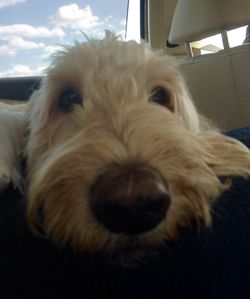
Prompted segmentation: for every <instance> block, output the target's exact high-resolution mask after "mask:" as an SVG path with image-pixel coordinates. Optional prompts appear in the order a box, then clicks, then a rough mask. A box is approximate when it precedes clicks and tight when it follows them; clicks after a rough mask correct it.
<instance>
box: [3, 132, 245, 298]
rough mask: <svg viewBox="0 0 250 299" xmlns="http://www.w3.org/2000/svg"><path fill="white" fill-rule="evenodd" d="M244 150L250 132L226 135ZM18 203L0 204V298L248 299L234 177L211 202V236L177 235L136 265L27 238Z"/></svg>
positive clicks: (239, 194)
mask: <svg viewBox="0 0 250 299" xmlns="http://www.w3.org/2000/svg"><path fill="white" fill-rule="evenodd" d="M227 134H228V135H230V136H233V137H236V138H238V139H239V140H241V141H242V142H244V143H245V144H246V145H247V146H249V147H250V128H244V129H239V130H234V131H231V132H229V133H227ZM24 216H25V201H24V199H23V198H22V197H21V195H20V194H19V193H18V192H17V191H16V190H13V189H12V188H11V186H10V187H9V189H7V190H6V192H5V193H4V194H2V195H1V198H0V242H1V243H0V298H3V299H9V298H36V299H39V298H48V299H49V298H98V299H101V298H119V299H121V298H140V299H141V298H164V299H166V298H181V299H182V298H184V299H185V298H192V299H194V298H202V299H203V298H209V299H215V298H218V299H222V298H223V299H225V298H230V299H241V298H250V188H249V181H248V180H244V179H240V178H236V179H235V180H234V184H233V186H232V188H231V189H230V190H229V191H227V192H226V193H224V194H223V196H222V197H221V198H220V199H218V200H217V202H216V204H215V206H214V210H213V228H212V229H211V230H204V231H200V232H199V233H198V232H197V230H195V229H194V230H183V231H181V233H180V237H179V239H178V242H176V243H169V244H168V247H167V249H166V250H162V251H160V252H158V254H155V255H153V256H150V257H148V258H146V259H145V260H144V261H143V262H141V263H139V264H137V265H136V264H135V265H132V266H130V267H129V266H126V267H125V266H122V265H119V264H115V263H114V264H111V263H108V262H106V261H105V260H103V259H102V257H101V256H99V257H96V258H91V257H89V256H88V255H87V254H84V253H83V254H76V253H72V252H71V251H70V250H68V249H58V248H57V247H56V246H54V245H52V244H51V242H50V241H49V240H45V239H42V238H38V237H35V236H33V235H32V234H31V233H30V232H29V230H28V229H27V227H26V224H25V217H24Z"/></svg>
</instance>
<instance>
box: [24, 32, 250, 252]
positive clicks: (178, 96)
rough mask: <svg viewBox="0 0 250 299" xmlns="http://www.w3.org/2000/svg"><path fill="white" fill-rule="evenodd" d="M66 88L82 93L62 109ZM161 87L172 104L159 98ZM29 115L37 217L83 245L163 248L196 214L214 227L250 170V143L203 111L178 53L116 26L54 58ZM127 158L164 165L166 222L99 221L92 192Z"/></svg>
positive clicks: (49, 230) (52, 232)
mask: <svg viewBox="0 0 250 299" xmlns="http://www.w3.org/2000/svg"><path fill="white" fill-rule="evenodd" d="M68 88H70V89H71V90H72V89H73V90H74V91H75V92H76V93H77V94H78V95H79V96H80V98H81V99H82V101H81V102H79V103H77V104H75V105H73V106H72V109H70V111H64V110H63V109H62V107H60V103H59V99H60V97H61V95H62V94H63V92H64V91H65V89H68ZM159 88H160V89H161V90H164V92H165V97H167V98H168V99H167V100H166V104H163V105H159V104H158V103H156V102H155V101H154V93H155V90H157V89H159ZM26 121H27V124H28V141H27V147H26V152H25V154H26V155H27V169H28V179H27V196H28V208H27V216H28V220H29V223H30V224H31V226H32V227H33V228H34V229H35V230H36V228H37V224H40V225H42V227H43V229H44V231H45V232H46V234H47V235H49V236H50V237H51V238H52V239H53V240H54V241H55V242H56V243H57V244H59V245H65V244H70V245H71V246H72V247H73V248H74V249H76V250H87V251H90V252H97V251H100V250H104V251H107V252H113V251H116V250H118V249H120V248H134V247H141V246H145V247H147V246H149V247H151V246H158V245H160V244H162V243H163V241H164V240H165V239H174V238H176V236H177V231H178V228H179V227H181V226H186V225H189V224H190V223H191V222H192V221H193V220H195V221H197V223H199V224H205V225H206V226H209V225H211V215H210V210H211V204H212V203H213V201H214V200H215V199H216V198H218V196H219V195H220V194H221V193H222V192H223V191H224V190H225V189H227V188H228V187H229V185H230V182H229V181H230V177H233V176H245V177H246V176H249V175H250V152H249V150H248V149H247V148H246V147H245V146H244V145H243V144H241V143H240V142H238V141H236V140H234V139H232V138H229V137H226V136H223V135H221V134H220V133H219V132H218V131H217V130H215V129H214V128H211V127H210V125H209V124H208V123H207V122H206V121H205V120H204V118H202V117H201V116H200V115H199V114H198V113H197V111H196V109H195V107H194V104H193V102H192V100H191V99H190V96H189V93H188V91H187V88H186V85H185V82H184V80H183V77H182V75H181V74H180V72H179V71H178V69H177V67H176V63H175V61H174V60H173V59H172V58H171V57H169V56H165V55H163V53H161V52H153V51H151V50H150V48H149V46H148V45H145V44H143V43H142V44H137V43H136V42H132V41H130V42H123V41H120V40H119V39H117V38H116V37H115V36H113V35H112V34H109V35H107V36H106V38H105V39H104V40H101V41H100V40H92V39H90V40H89V41H88V42H86V43H76V44H75V46H73V47H72V48H67V49H65V51H62V52H60V53H58V54H57V55H56V56H55V57H54V60H53V63H52V65H51V67H50V69H49V70H48V71H47V73H46V76H45V77H44V79H43V82H42V85H41V87H40V89H39V90H38V91H36V92H35V93H34V94H33V96H32V98H31V100H30V102H29V104H28V108H27V115H26ZM127 165H132V167H135V168H138V167H139V168H140V167H142V168H143V167H144V168H146V169H153V170H154V171H157V173H159V174H160V176H161V177H162V178H163V180H164V181H165V182H166V183H167V186H168V190H169V194H170V197H171V203H170V206H169V209H168V211H167V213H166V217H165V218H164V219H163V221H161V222H160V223H159V225H157V226H156V227H155V228H153V229H152V230H150V231H148V232H146V233H143V234H138V235H132V236H131V235H126V234H119V233H118V234H116V233H112V232H110V231H109V230H108V229H107V228H105V227H104V226H103V225H101V224H100V223H99V222H98V221H97V220H96V218H95V215H94V214H93V212H92V210H91V198H90V189H91V187H92V186H93V184H94V183H95V182H96V180H97V178H98V177H99V176H100V175H101V174H103V173H106V172H107V171H111V172H112V171H119V172H121V173H122V172H123V171H124V169H125V168H126V167H127ZM114 169H116V170H114ZM221 176H223V177H228V178H229V179H228V180H227V179H226V180H222V179H220V177H221ZM41 211H42V217H40V212H41Z"/></svg>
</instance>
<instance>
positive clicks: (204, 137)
mask: <svg viewBox="0 0 250 299" xmlns="http://www.w3.org/2000/svg"><path fill="white" fill-rule="evenodd" d="M198 138H200V145H201V146H202V148H203V154H204V159H205V161H206V164H207V165H208V166H209V167H210V168H211V169H212V170H213V171H214V173H215V174H216V175H217V176H225V177H234V176H242V177H248V176H250V150H249V149H248V148H247V147H246V146H245V145H244V144H242V143H241V142H239V141H238V140H236V139H234V138H231V137H227V136H225V135H222V134H220V133H214V132H213V133H211V132H209V131H204V132H201V133H200V134H199V135H198Z"/></svg>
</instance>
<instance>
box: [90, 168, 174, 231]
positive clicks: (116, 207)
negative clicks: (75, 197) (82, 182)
mask: <svg viewBox="0 0 250 299" xmlns="http://www.w3.org/2000/svg"><path fill="white" fill-rule="evenodd" d="M90 201H91V209H92V211H93V213H94V215H95V217H96V219H97V221H98V222H99V223H101V224H102V225H104V226H105V227H106V228H107V229H108V230H109V231H111V232H112V233H116V234H119V233H123V234H127V235H137V234H141V233H145V232H148V231H150V230H152V229H154V228H155V227H156V226H157V225H158V224H159V223H160V222H161V221H162V220H163V219H164V218H165V216H166V213H167V210H168V208H169V205H170V195H169V192H168V187H167V184H166V182H164V180H163V178H162V177H161V175H160V174H159V173H158V172H157V171H155V170H154V169H151V168H149V167H138V166H137V167H133V166H131V165H130V166H127V167H126V166H125V167H124V166H123V167H121V166H119V167H118V166H111V167H109V168H108V169H107V170H106V171H105V172H103V173H102V174H101V175H100V176H99V177H98V178H97V179H96V181H95V183H94V184H93V185H92V187H91V190H90Z"/></svg>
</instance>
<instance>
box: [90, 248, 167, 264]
mask: <svg viewBox="0 0 250 299" xmlns="http://www.w3.org/2000/svg"><path fill="white" fill-rule="evenodd" d="M163 248H164V247H163V246H158V247H157V246H155V247H147V246H143V245H138V246H135V247H131V246H128V247H126V248H119V249H117V250H115V251H112V252H107V251H105V250H104V251H102V250H101V251H99V252H98V253H97V254H96V255H95V258H97V259H101V260H102V261H104V262H105V263H107V264H110V265H118V266H123V267H136V266H137V265H141V264H147V263H149V262H150V261H152V260H154V259H155V258H157V257H158V256H159V254H160V253H161V252H162V251H163Z"/></svg>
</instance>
